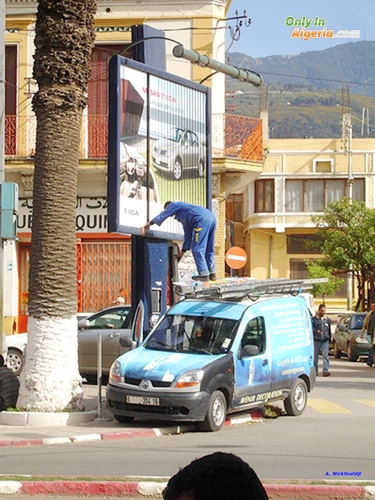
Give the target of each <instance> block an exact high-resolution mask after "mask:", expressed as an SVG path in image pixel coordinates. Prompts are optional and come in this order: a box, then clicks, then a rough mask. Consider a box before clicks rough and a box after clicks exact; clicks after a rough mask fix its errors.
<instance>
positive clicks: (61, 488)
mask: <svg viewBox="0 0 375 500" xmlns="http://www.w3.org/2000/svg"><path fill="white" fill-rule="evenodd" d="M155 479H158V478H142V480H140V481H56V480H55V481H1V480H0V495H15V494H18V495H20V494H21V495H51V496H57V495H58V496H60V495H69V497H70V498H73V497H79V496H81V495H82V496H104V497H105V496H108V497H111V496H117V497H127V496H131V497H132V498H138V497H140V498H141V497H143V498H144V497H148V498H161V497H162V491H163V489H164V488H165V486H166V484H167V480H168V478H164V480H163V479H160V480H159V481H157V480H155ZM263 484H264V487H265V489H266V491H267V494H268V496H269V498H270V499H271V500H273V499H275V500H276V499H280V498H282V499H285V500H292V499H296V500H297V499H298V500H328V499H335V500H341V499H342V500H355V499H368V500H369V499H371V498H375V486H356V485H333V484H323V485H310V484H281V483H280V484H268V483H267V482H266V481H263ZM228 500H229V499H228Z"/></svg>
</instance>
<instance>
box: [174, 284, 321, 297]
mask: <svg viewBox="0 0 375 500" xmlns="http://www.w3.org/2000/svg"><path fill="white" fill-rule="evenodd" d="M327 281H328V278H313V279H289V278H279V279H268V280H257V279H255V278H224V279H221V280H218V281H214V282H207V283H206V282H202V281H187V282H183V281H180V282H177V283H174V291H175V293H176V294H177V295H180V296H183V297H185V298H189V299H190V298H207V299H224V300H241V299H244V298H248V299H250V300H254V301H255V300H257V299H258V298H259V297H261V296H262V295H286V294H290V295H298V294H299V293H302V292H303V291H305V290H311V289H312V287H313V285H315V284H317V283H326V282H327Z"/></svg>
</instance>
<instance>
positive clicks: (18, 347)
mask: <svg viewBox="0 0 375 500" xmlns="http://www.w3.org/2000/svg"><path fill="white" fill-rule="evenodd" d="M4 337H5V341H6V344H7V346H8V353H7V363H6V364H7V366H8V368H10V369H11V370H12V371H13V372H14V373H15V374H16V375H19V374H20V373H21V371H22V367H23V363H24V357H23V351H24V349H25V347H26V344H27V333H18V334H15V335H5V336H4Z"/></svg>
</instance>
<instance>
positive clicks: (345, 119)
mask: <svg viewBox="0 0 375 500" xmlns="http://www.w3.org/2000/svg"><path fill="white" fill-rule="evenodd" d="M352 134H353V131H352V117H351V114H350V95H349V87H343V88H342V139H343V143H344V154H345V155H347V156H348V180H347V183H348V198H349V203H350V204H352V202H353V182H354V178H353V167H352V138H353V135H352ZM346 292H347V309H348V311H350V310H351V308H352V294H353V291H352V273H351V271H350V270H349V272H348V277H347V288H346Z"/></svg>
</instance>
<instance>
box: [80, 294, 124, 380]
mask: <svg viewBox="0 0 375 500" xmlns="http://www.w3.org/2000/svg"><path fill="white" fill-rule="evenodd" d="M130 308H131V306H130V305H127V304H125V305H119V306H112V307H107V308H106V309H102V310H101V311H99V312H97V313H95V314H92V315H91V316H89V317H88V318H85V319H81V320H80V321H78V365H79V371H80V373H81V375H82V377H85V379H86V380H87V382H88V383H89V384H90V383H96V380H97V372H98V369H97V366H98V354H97V353H98V334H99V333H100V335H101V344H102V374H103V379H102V381H103V383H106V381H107V379H108V374H109V370H110V368H111V365H112V363H113V362H114V361H115V359H116V358H118V356H120V355H121V354H123V353H124V352H127V351H128V350H129V347H123V346H121V345H120V343H119V340H120V337H121V336H126V337H130V336H131V315H130V314H129V313H130Z"/></svg>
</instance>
